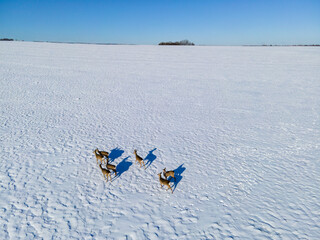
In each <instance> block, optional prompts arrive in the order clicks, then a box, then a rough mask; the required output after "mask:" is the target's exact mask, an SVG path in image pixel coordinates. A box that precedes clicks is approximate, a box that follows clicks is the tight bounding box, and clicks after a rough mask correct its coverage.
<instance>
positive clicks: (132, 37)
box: [0, 0, 320, 45]
mask: <svg viewBox="0 0 320 240" xmlns="http://www.w3.org/2000/svg"><path fill="white" fill-rule="evenodd" d="M4 37H7V38H14V39H17V40H26V41H62V42H92V43H131V44H157V43H159V42H161V41H178V40H183V39H188V40H190V41H192V42H194V43H195V44H206V45H244V44H320V0H264V1H263V0H238V1H237V0H184V1H182V0H161V1H159V0H140V1H139V0H137V1H134V0H113V1H111V0H110V1H108V0H105V1H102V0H47V1H46V0H0V38H4Z"/></svg>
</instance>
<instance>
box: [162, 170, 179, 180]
mask: <svg viewBox="0 0 320 240" xmlns="http://www.w3.org/2000/svg"><path fill="white" fill-rule="evenodd" d="M163 176H164V177H165V178H166V179H168V177H173V179H174V181H176V178H175V177H174V171H166V168H164V169H163Z"/></svg>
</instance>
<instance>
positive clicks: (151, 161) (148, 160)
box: [144, 148, 157, 169]
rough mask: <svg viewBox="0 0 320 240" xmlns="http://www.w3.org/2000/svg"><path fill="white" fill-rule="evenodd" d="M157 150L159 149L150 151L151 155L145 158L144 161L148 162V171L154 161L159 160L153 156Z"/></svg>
mask: <svg viewBox="0 0 320 240" xmlns="http://www.w3.org/2000/svg"><path fill="white" fill-rule="evenodd" d="M155 150H157V148H154V149H153V150H151V151H149V154H148V155H147V156H146V157H145V159H144V160H147V162H146V163H145V164H146V169H147V168H148V167H149V166H150V165H151V164H152V163H153V161H154V160H155V159H156V158H157V156H156V155H154V154H153V152H154V151H155Z"/></svg>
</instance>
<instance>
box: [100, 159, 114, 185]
mask: <svg viewBox="0 0 320 240" xmlns="http://www.w3.org/2000/svg"><path fill="white" fill-rule="evenodd" d="M101 165H102V163H100V165H99V167H100V169H101V172H102V174H103V177H104V178H107V182H108V178H109V177H110V181H111V182H112V179H111V175H110V171H109V170H108V169H104V168H103V167H102V166H101Z"/></svg>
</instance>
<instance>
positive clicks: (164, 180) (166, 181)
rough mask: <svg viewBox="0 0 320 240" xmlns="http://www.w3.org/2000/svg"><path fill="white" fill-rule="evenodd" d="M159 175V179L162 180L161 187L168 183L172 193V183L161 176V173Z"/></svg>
mask: <svg viewBox="0 0 320 240" xmlns="http://www.w3.org/2000/svg"><path fill="white" fill-rule="evenodd" d="M158 176H159V181H160V185H161V188H162V187H163V185H166V186H168V189H167V191H168V190H169V189H171V193H173V191H172V188H171V187H170V184H169V183H170V181H169V180H166V179H164V178H162V177H161V173H159V174H158Z"/></svg>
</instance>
